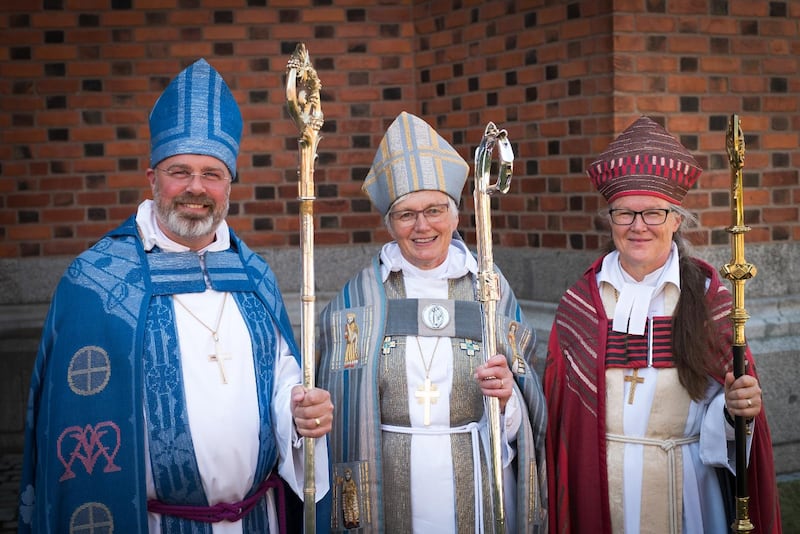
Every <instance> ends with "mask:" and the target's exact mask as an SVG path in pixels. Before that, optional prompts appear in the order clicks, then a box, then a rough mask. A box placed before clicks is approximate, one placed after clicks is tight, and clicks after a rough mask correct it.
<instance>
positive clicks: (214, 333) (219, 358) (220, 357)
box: [172, 293, 233, 384]
mask: <svg viewBox="0 0 800 534" xmlns="http://www.w3.org/2000/svg"><path fill="white" fill-rule="evenodd" d="M172 299H173V300H174V301H175V302H177V303H178V304H180V306H181V308H183V309H184V310H186V312H187V313H188V314H189V315H191V316H192V318H194V320H195V321H197V322H198V323H200V324H201V325H202V326H203V328H205V329H206V330H208V331H209V332H211V337H212V338H213V339H214V354H209V355H208V361H210V362H215V363H216V364H217V366H218V367H219V373H220V376H221V378H222V383H223V384H227V383H228V377H227V376H226V375H225V364H224V363H223V361H224V360H230V359H232V358H233V356H231V355H230V354H223V353H221V352H220V350H219V326H220V324H221V323H222V314H223V312H224V311H225V303H226V302H227V301H228V293H225V296H224V297H223V299H222V306H220V308H219V314H218V315H217V324H216V326H214V328H211V327H210V326H208V325H207V324H206V323H205V322H203V321H202V319H200V318H199V317H198V316H197V315H195V314H194V312H192V310H190V309H189V308H188V306H186V304H184V303H183V302H181V300H180V299H179V298H178V295H173V296H172Z"/></svg>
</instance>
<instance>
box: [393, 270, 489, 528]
mask: <svg viewBox="0 0 800 534" xmlns="http://www.w3.org/2000/svg"><path fill="white" fill-rule="evenodd" d="M384 287H385V290H386V296H387V299H388V302H387V306H388V309H389V313H388V314H387V317H388V319H387V324H386V329H385V335H386V336H388V337H391V339H392V341H395V342H396V344H394V346H393V347H391V349H390V350H389V351H387V352H385V353H383V355H382V357H381V361H380V364H379V365H380V370H379V372H378V377H379V385H380V399H381V421H382V422H383V423H384V424H387V425H394V426H401V427H410V426H411V423H410V417H409V414H408V402H409V401H408V388H407V381H406V364H405V344H406V336H415V335H431V334H429V333H427V332H422V331H418V328H419V329H420V330H423V329H424V325H422V326H418V324H419V321H418V319H417V313H416V311H417V310H418V309H421V308H422V306H419V305H418V302H417V299H406V298H405V288H404V285H403V278H402V275H401V274H400V273H394V272H393V273H391V274H390V275H389V278H388V279H387V280H386V282H385V283H384ZM448 296H449V297H450V299H451V300H450V301H449V304H448V305H449V306H451V308H452V309H453V310H454V312H455V313H454V314H453V315H452V316H453V322H454V323H455V324H452V327H451V333H450V335H453V336H456V335H458V336H460V337H451V338H450V340H451V345H452V349H453V386H452V392H451V397H450V425H451V427H459V426H463V425H466V424H468V423H471V422H478V421H480V420H481V418H482V417H483V412H484V403H483V395H482V393H481V390H480V388H479V387H478V385H477V384H476V383H475V379H474V376H473V375H474V372H475V368H476V367H477V366H479V365H480V364H481V363H482V362H483V353H482V352H481V349H482V345H481V337H482V330H481V311H480V304H479V303H478V302H476V301H474V284H473V281H472V278H471V277H470V276H464V277H462V278H459V279H456V280H449V290H448ZM439 302H440V303H442V304H444V303H446V302H448V301H439ZM394 308H397V310H396V311H401V310H400V308H404V310H405V311H407V312H408V313H402V312H401V313H397V314H392V313H391V311H392V310H393V309H394ZM449 326H450V325H449ZM434 335H435V334H434ZM412 437H413V436H412V434H405V433H397V432H383V433H382V450H383V455H382V458H383V470H384V480H386V481H391V483H390V484H384V488H383V491H384V500H383V502H384V507H385V524H386V525H391V528H392V531H396V532H411V531H412V527H413V525H412V519H411V491H412V488H411V481H410V479H409V478H410V469H409V467H408V466H409V465H410V462H411V457H410V453H411V439H412ZM450 439H451V451H452V462H453V470H454V477H455V480H454V487H455V497H456V502H455V510H456V527H457V531H459V532H468V531H473V530H474V529H475V513H476V510H475V505H474V504H475V487H474V485H475V484H474V467H475V466H474V462H473V452H472V451H473V448H472V447H473V444H472V438H471V435H470V434H469V433H457V434H455V433H454V434H451V435H450ZM486 451H487V447H486V443H485V442H482V443H481V459H482V462H481V466H480V471H481V481H482V485H483V489H482V495H483V509H484V510H485V511H486V513H484V529H485V530H486V531H491V528H492V526H491V525H492V517H493V516H492V514H491V513H488V512H489V511H490V510H491V509H492V499H491V491H492V490H491V488H490V485H489V480H490V478H489V475H488V467H487V465H488V463H487V456H486Z"/></svg>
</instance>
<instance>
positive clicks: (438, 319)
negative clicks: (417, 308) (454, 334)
mask: <svg viewBox="0 0 800 534" xmlns="http://www.w3.org/2000/svg"><path fill="white" fill-rule="evenodd" d="M422 322H423V323H425V326H427V327H428V328H430V329H431V330H441V329H442V328H444V327H445V326H447V323H449V322H450V312H448V311H447V308H445V307H444V306H440V305H439V304H430V305H428V306H425V308H424V309H423V310H422Z"/></svg>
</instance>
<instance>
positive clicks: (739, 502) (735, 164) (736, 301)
mask: <svg viewBox="0 0 800 534" xmlns="http://www.w3.org/2000/svg"><path fill="white" fill-rule="evenodd" d="M726 145H727V149H728V162H729V163H730V169H731V227H730V228H728V232H730V234H731V255H732V259H731V262H730V263H726V264H725V265H724V266H723V267H722V268H721V269H720V273H721V274H722V276H723V277H725V278H727V279H728V280H730V281H731V283H732V284H733V310H732V311H731V322H732V323H733V375H734V376H735V377H736V378H739V377H740V376H742V375H743V374H745V370H746V369H745V366H746V359H745V353H746V352H747V343H746V342H745V336H744V324H745V322H747V319H749V318H750V316H749V315H747V312H746V311H745V309H744V283H745V281H747V280H749V279H750V278H752V277H754V276H755V275H756V268H755V266H754V265H752V264H750V263H747V262H745V260H744V233H745V232H748V231H750V227H749V226H745V224H744V198H743V197H744V188H743V185H742V167H744V135H743V134H742V127H741V123H740V122H739V117H738V116H737V115H731V118H730V121H729V122H728V132H727V136H726ZM734 431H735V436H736V442H735V443H736V445H735V446H736V519H735V521H734V523H733V524H732V525H731V529H732V530H733V531H734V532H749V531H751V530H753V529H754V528H755V527H754V526H753V523H751V522H750V510H749V502H750V497H749V496H748V494H747V434H748V430H747V422H746V421H745V418H744V417H742V416H739V415H737V416H736V417H735V418H734Z"/></svg>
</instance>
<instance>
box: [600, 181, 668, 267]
mask: <svg viewBox="0 0 800 534" xmlns="http://www.w3.org/2000/svg"><path fill="white" fill-rule="evenodd" d="M672 207H674V206H673V205H672V204H670V203H669V202H667V201H666V200H664V199H661V198H657V197H653V196H649V195H632V196H626V197H620V198H618V199H616V200H615V201H614V202H612V203H611V205H609V208H611V209H625V210H630V211H645V210H649V209H669V208H672ZM680 224H681V216H680V215H678V214H677V213H676V212H674V211H673V212H670V213H669V215H667V220H666V222H664V224H660V225H648V224H645V223H644V221H643V220H642V217H641V215H637V216H635V217H634V220H633V224H631V225H628V226H626V225H618V224H613V223H612V224H611V237H612V239H613V240H614V245H615V246H616V248H617V250H618V251H619V261H620V264H621V265H622V268H623V269H625V272H627V273H628V274H630V275H631V276H633V277H634V278H635V279H636V280H639V281H641V280H642V279H644V277H645V276H646V275H648V274H650V273H652V272H653V271H655V270H656V269H658V268H660V267H661V266H662V265H664V264H665V263H666V262H667V259H668V258H669V254H670V250H671V249H672V236H673V234H674V233H675V232H677V231H678V228H679V227H680Z"/></svg>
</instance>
